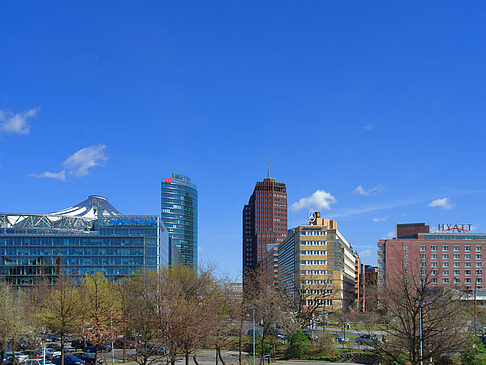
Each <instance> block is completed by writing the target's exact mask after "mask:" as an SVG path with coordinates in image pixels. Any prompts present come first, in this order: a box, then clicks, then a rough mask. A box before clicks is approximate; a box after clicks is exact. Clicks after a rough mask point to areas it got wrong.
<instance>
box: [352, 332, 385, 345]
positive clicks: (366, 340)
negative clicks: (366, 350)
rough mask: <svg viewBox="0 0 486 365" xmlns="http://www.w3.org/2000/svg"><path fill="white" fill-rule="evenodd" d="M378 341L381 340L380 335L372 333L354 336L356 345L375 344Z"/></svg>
mask: <svg viewBox="0 0 486 365" xmlns="http://www.w3.org/2000/svg"><path fill="white" fill-rule="evenodd" d="M380 342H383V341H382V339H381V337H378V336H377V335H374V334H369V335H361V336H359V337H356V343H357V344H358V345H369V346H372V345H376V344H378V343H380Z"/></svg>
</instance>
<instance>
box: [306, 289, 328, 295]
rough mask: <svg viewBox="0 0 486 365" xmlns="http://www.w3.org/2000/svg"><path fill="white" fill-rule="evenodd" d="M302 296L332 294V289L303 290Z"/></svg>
mask: <svg viewBox="0 0 486 365" xmlns="http://www.w3.org/2000/svg"><path fill="white" fill-rule="evenodd" d="M302 294H321V295H325V294H332V289H304V290H302Z"/></svg>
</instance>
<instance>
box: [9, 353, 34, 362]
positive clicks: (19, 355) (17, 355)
mask: <svg viewBox="0 0 486 365" xmlns="http://www.w3.org/2000/svg"><path fill="white" fill-rule="evenodd" d="M5 357H6V358H7V362H10V363H12V360H13V353H12V351H7V352H5ZM28 358H29V356H27V355H26V354H24V353H23V352H20V351H15V361H16V362H19V363H20V362H24V361H25V360H27V359H28Z"/></svg>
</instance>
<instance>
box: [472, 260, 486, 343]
mask: <svg viewBox="0 0 486 365" xmlns="http://www.w3.org/2000/svg"><path fill="white" fill-rule="evenodd" d="M484 264H486V261H483V263H482V264H481V268H480V270H481V273H482V270H483V265H484ZM475 270H476V271H475V274H474V337H476V331H477V312H476V288H477V287H478V272H477V268H475Z"/></svg>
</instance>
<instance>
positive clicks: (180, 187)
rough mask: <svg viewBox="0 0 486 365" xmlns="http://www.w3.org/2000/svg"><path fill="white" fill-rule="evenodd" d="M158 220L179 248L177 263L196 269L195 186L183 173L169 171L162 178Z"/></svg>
mask: <svg viewBox="0 0 486 365" xmlns="http://www.w3.org/2000/svg"><path fill="white" fill-rule="evenodd" d="M161 192H162V194H161V197H162V202H161V215H160V216H161V219H162V222H164V224H165V226H166V227H167V230H168V231H169V235H170V237H171V239H172V241H173V242H174V244H175V245H176V246H177V248H178V249H179V252H180V255H181V263H182V264H183V265H186V266H189V267H191V268H193V269H197V216H198V214H197V212H198V210H197V209H198V208H197V207H198V205H197V187H196V185H194V184H193V183H192V182H191V179H189V178H188V177H187V176H184V175H181V174H177V173H172V177H166V178H165V179H164V180H163V181H162V188H161Z"/></svg>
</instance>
